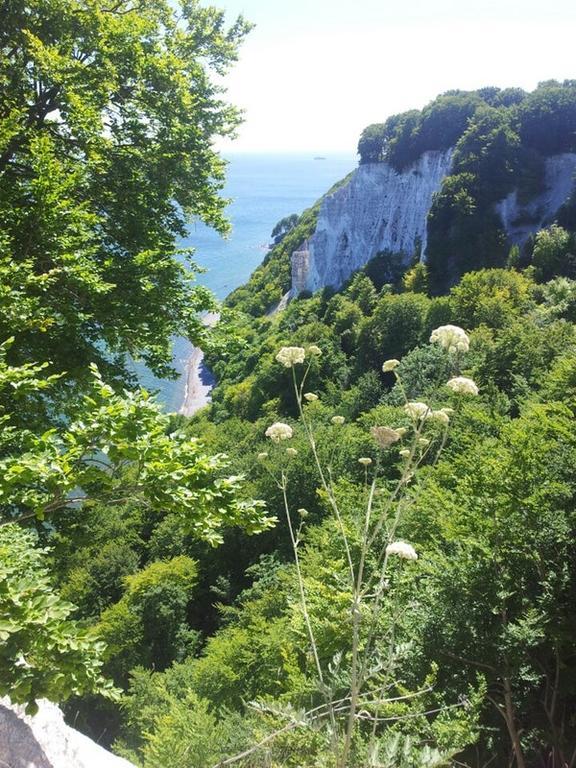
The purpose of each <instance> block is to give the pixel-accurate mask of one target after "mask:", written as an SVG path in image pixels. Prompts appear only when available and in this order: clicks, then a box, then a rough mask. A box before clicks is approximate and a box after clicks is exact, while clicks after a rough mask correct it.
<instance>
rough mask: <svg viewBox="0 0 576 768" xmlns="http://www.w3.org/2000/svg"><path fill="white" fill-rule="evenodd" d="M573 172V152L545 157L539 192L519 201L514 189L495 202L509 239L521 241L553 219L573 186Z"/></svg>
mask: <svg viewBox="0 0 576 768" xmlns="http://www.w3.org/2000/svg"><path fill="white" fill-rule="evenodd" d="M575 173H576V154H573V153H565V154H561V155H553V156H552V157H548V158H547V159H546V169H545V176H544V186H545V189H544V192H542V194H540V195H537V196H536V197H534V198H532V200H530V201H529V202H527V203H524V204H521V203H520V202H519V200H518V192H517V190H514V191H513V192H511V193H510V194H509V195H508V196H507V197H505V198H504V200H501V201H500V202H499V203H498V204H497V205H496V210H497V212H498V213H499V214H500V218H501V219H502V224H503V226H504V229H505V230H506V233H507V234H508V238H509V240H510V242H512V243H515V244H517V245H522V244H523V243H524V242H526V240H527V239H528V237H530V235H532V234H533V233H534V232H538V230H539V229H542V227H545V226H546V225H547V224H550V223H551V222H552V221H553V219H554V216H555V215H556V213H557V212H558V209H559V208H560V207H561V206H562V204H563V203H564V202H566V200H567V198H568V197H569V196H570V193H571V192H572V190H573V188H574V174H575Z"/></svg>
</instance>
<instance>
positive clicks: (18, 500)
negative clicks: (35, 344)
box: [0, 366, 272, 544]
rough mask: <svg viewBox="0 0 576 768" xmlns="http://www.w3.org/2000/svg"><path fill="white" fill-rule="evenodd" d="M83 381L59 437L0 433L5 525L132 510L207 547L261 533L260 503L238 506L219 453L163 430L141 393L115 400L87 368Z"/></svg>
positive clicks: (164, 422)
mask: <svg viewBox="0 0 576 768" xmlns="http://www.w3.org/2000/svg"><path fill="white" fill-rule="evenodd" d="M92 374H93V382H92V387H91V391H89V393H88V394H86V395H85V396H84V401H83V406H84V407H83V408H82V412H81V417H80V418H78V419H77V420H75V421H73V422H72V423H71V424H70V425H68V426H67V427H66V428H63V429H60V430H58V429H54V428H53V429H49V430H48V431H46V432H44V433H43V434H40V435H37V434H36V433H35V432H32V431H31V430H28V429H21V430H19V429H16V428H14V427H10V424H9V421H7V423H6V424H5V430H4V432H3V435H2V438H1V444H0V447H1V450H2V457H1V458H0V475H1V479H0V508H1V509H2V513H3V517H4V519H5V520H8V521H9V520H13V519H14V520H22V519H27V518H32V517H36V518H37V519H39V520H44V519H45V518H47V517H54V516H55V515H56V514H57V513H58V512H61V511H62V510H64V509H67V508H68V509H69V508H70V507H71V506H73V505H85V504H87V503H94V502H96V501H106V502H107V503H108V504H118V503H121V502H126V501H134V502H139V503H141V504H144V505H146V506H149V507H151V508H153V509H156V510H161V511H163V512H164V513H167V514H169V513H173V514H176V515H177V516H178V517H179V518H180V519H181V522H182V525H183V527H184V528H185V529H187V530H189V531H190V532H191V533H193V534H194V535H195V536H196V537H198V538H201V539H205V540H206V541H208V542H210V543H211V544H217V543H218V542H220V541H221V540H222V531H223V530H224V529H225V528H226V527H228V526H234V525H242V526H243V527H244V528H245V529H246V530H247V531H248V532H250V533H257V532H259V531H262V530H264V529H265V528H266V527H268V526H269V525H270V524H271V522H272V521H271V520H270V519H269V518H267V517H266V514H265V511H264V504H263V502H259V501H245V500H242V499H241V490H242V478H241V477H239V476H235V475H226V474H225V470H226V469H227V467H228V462H227V460H226V457H225V456H224V455H223V454H216V455H207V454H206V453H204V451H203V450H202V448H201V446H200V443H199V442H198V440H196V439H194V438H187V437H186V436H185V435H184V434H183V433H182V432H180V431H177V430H175V431H170V418H169V417H168V416H167V415H165V414H163V413H162V410H161V408H160V406H159V405H158V404H157V403H156V402H155V401H154V400H153V399H152V398H151V397H150V396H149V395H148V394H147V393H146V392H145V391H143V390H137V391H135V392H128V391H126V392H124V394H123V395H117V394H115V392H114V390H113V389H112V387H110V386H109V385H107V384H105V383H104V381H103V380H102V378H101V376H100V374H99V372H98V370H97V369H96V367H95V366H94V367H93V370H92ZM31 375H32V374H31ZM6 427H7V428H6Z"/></svg>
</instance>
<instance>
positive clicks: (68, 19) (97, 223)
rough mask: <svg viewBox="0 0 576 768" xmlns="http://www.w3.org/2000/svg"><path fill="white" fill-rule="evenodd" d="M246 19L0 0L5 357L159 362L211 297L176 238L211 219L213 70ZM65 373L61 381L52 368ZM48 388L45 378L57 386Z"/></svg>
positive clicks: (116, 370) (183, 7)
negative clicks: (12, 340) (197, 282)
mask: <svg viewBox="0 0 576 768" xmlns="http://www.w3.org/2000/svg"><path fill="white" fill-rule="evenodd" d="M248 30H249V24H247V23H246V22H245V21H244V20H243V19H242V18H239V19H238V20H237V21H236V22H234V23H232V24H231V25H230V26H226V24H225V17H224V12H223V11H219V10H216V9H215V8H211V7H203V6H201V5H200V4H199V3H198V2H196V0H184V1H183V2H181V3H172V2H167V0H154V2H151V1H150V0H143V1H142V2H137V3H134V2H132V0H119V2H105V0H98V1H97V2H86V0H33V2H31V3H24V2H20V1H19V0H9V2H7V3H3V6H2V25H1V29H0V46H1V49H2V57H1V59H0V103H1V104H2V107H1V112H0V116H1V127H0V222H1V230H2V234H1V236H0V275H1V276H2V288H1V289H0V310H1V311H0V338H6V337H7V336H9V335H14V336H15V337H16V344H15V345H14V347H13V348H12V350H11V352H10V353H9V357H10V360H11V362H13V363H14V364H18V363H23V362H32V361H35V360H37V359H45V360H46V359H47V360H50V361H51V369H52V370H53V371H54V372H62V371H67V372H68V381H74V380H76V379H77V378H78V377H79V376H81V371H82V368H84V367H86V365H87V364H88V363H89V362H94V361H96V362H98V363H99V365H100V367H101V368H102V370H103V371H104V370H106V371H107V372H108V374H109V375H110V376H114V377H115V378H122V377H124V379H125V378H126V370H127V369H126V359H125V358H126V355H130V356H132V357H141V358H142V359H143V360H144V361H145V362H146V364H147V365H148V366H149V367H151V368H152V369H153V370H154V371H156V372H157V373H160V374H166V373H168V372H169V371H170V370H171V349H170V338H171V336H172V335H173V334H175V333H179V334H186V335H188V336H189V337H190V338H192V339H195V338H197V337H198V336H199V335H200V333H201V324H200V322H199V321H198V319H197V312H198V311H199V310H203V309H208V308H210V307H211V306H212V300H211V299H210V297H209V295H208V294H207V292H206V291H205V290H200V289H198V288H196V287H194V285H193V282H194V274H195V268H194V267H193V265H190V264H188V265H187V266H184V262H185V260H186V258H187V257H186V254H180V255H179V254H178V253H177V238H179V237H180V236H182V235H183V234H184V233H185V224H186V222H187V221H188V220H189V219H190V218H198V219H201V220H202V221H204V222H206V223H207V224H209V225H211V226H213V227H215V228H216V229H217V230H219V231H220V232H226V231H227V229H228V223H227V221H226V219H225V218H224V208H225V205H226V201H225V200H223V199H221V198H220V196H219V193H220V191H221V189H222V186H223V183H224V170H225V162H224V161H223V160H222V158H221V157H220V156H219V155H218V154H217V153H216V152H215V151H214V149H213V148H212V144H213V140H214V139H215V138H216V137H217V136H228V135H231V134H233V133H234V130H235V128H236V126H237V125H238V123H239V120H240V113H239V111H238V110H237V109H236V108H234V107H232V106H230V105H228V104H227V103H226V101H225V96H224V89H223V86H222V85H220V82H221V75H222V74H224V73H225V72H226V70H227V69H228V67H229V66H230V65H231V63H232V62H234V61H235V59H236V57H237V54H238V47H239V45H240V44H241V42H242V40H243V39H244V37H245V35H246V33H247V32H248ZM63 383H64V382H63ZM57 391H58V390H55V392H57Z"/></svg>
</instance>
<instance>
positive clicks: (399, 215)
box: [292, 150, 452, 294]
mask: <svg viewBox="0 0 576 768" xmlns="http://www.w3.org/2000/svg"><path fill="white" fill-rule="evenodd" d="M451 158H452V150H448V151H446V152H425V153H424V154H423V155H422V156H421V157H420V158H419V159H418V161H417V162H416V163H414V165H412V166H411V167H410V168H408V169H407V170H406V171H404V172H403V173H398V172H397V171H396V170H394V168H392V166H390V165H388V164H387V163H371V164H367V165H361V166H359V167H358V168H357V170H356V171H355V172H354V174H353V175H352V178H351V179H350V181H349V183H348V184H346V185H345V186H343V187H340V188H339V189H337V190H336V192H334V193H333V194H332V195H329V196H328V197H326V198H325V199H324V201H323V204H322V207H321V209H320V214H319V217H318V224H317V226H316V231H315V232H314V234H313V235H312V237H311V238H310V239H309V241H308V242H307V243H305V244H303V245H302V246H301V248H300V249H299V251H297V252H296V253H295V254H294V256H293V263H292V287H293V291H294V293H296V294H297V293H299V292H300V291H303V290H308V291H316V290H318V289H319V288H322V287H324V286H327V285H331V286H334V287H335V288H338V287H340V286H341V285H342V283H343V282H345V281H346V280H347V279H348V277H350V275H351V274H352V273H353V272H355V271H356V270H357V269H360V267H362V266H364V264H366V262H368V261H369V260H370V259H371V258H373V257H374V256H376V254H377V253H379V252H381V251H391V252H392V253H403V254H405V256H406V258H407V259H408V260H409V259H411V258H412V256H413V255H414V253H415V251H416V248H417V247H418V243H419V242H420V244H421V248H422V253H424V252H425V250H426V217H427V216H428V211H429V210H430V206H431V204H432V196H433V194H434V192H437V191H438V190H439V189H440V185H441V184H442V180H443V179H444V177H445V176H446V175H447V174H448V173H449V171H450V164H451Z"/></svg>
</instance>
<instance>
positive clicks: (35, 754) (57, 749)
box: [0, 698, 134, 768]
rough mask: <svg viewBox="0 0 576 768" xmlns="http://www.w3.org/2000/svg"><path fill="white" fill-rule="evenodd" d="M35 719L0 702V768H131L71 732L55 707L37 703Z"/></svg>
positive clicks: (7, 703)
mask: <svg viewBox="0 0 576 768" xmlns="http://www.w3.org/2000/svg"><path fill="white" fill-rule="evenodd" d="M38 705H39V707H40V709H39V710H38V713H37V714H36V715H33V716H30V715H26V714H25V713H24V707H21V706H18V705H16V704H12V703H11V702H10V701H9V699H7V698H2V699H0V766H2V768H6V766H8V767H9V768H134V765H133V764H132V763H129V762H128V761H127V760H124V759H123V758H121V757H117V756H116V755H113V754H112V753H111V752H108V751H107V750H105V749H103V748H102V747H100V746H98V744H96V743H94V742H93V741H92V740H91V739H89V738H88V737H87V736H84V734H82V733H79V732H78V731H75V730H74V728H70V726H69V725H66V723H65V722H64V716H63V715H62V712H61V710H60V709H59V707H57V706H56V704H52V703H51V702H49V701H46V700H44V699H42V700H40V701H39V702H38Z"/></svg>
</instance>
